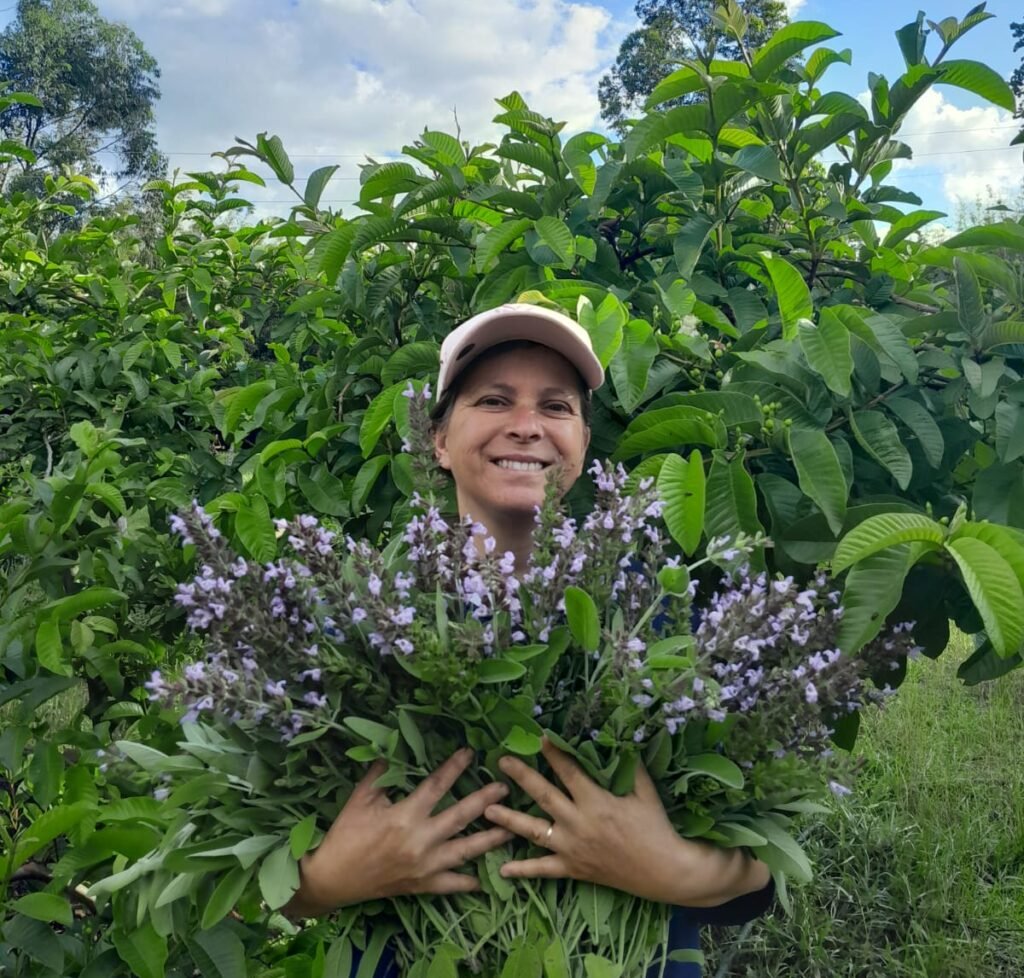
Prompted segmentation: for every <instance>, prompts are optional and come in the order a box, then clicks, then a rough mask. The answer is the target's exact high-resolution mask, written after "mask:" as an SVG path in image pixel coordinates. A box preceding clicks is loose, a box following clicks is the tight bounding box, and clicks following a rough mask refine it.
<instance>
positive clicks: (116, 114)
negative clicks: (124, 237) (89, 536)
mask: <svg viewBox="0 0 1024 978" xmlns="http://www.w3.org/2000/svg"><path fill="white" fill-rule="evenodd" d="M159 77H160V69H159V68H158V67H157V63H156V60H155V59H154V58H153V57H152V55H150V54H149V53H148V52H147V51H146V49H145V47H144V46H143V44H142V41H140V40H139V38H138V37H137V36H136V34H135V33H134V32H133V31H132V30H130V29H129V28H128V27H126V26H125V25H123V24H118V23H113V22H111V21H108V20H106V19H104V18H103V17H101V16H100V13H99V11H98V9H97V7H96V5H95V4H94V3H92V2H91V0H19V3H18V5H17V13H16V15H15V17H14V20H13V21H12V22H11V24H10V25H9V26H8V27H7V29H6V30H4V31H3V33H0V81H2V82H4V83H6V86H7V87H8V89H13V90H15V91H22V92H30V93H31V94H32V95H35V96H36V97H37V98H38V99H39V101H40V102H41V103H42V104H41V106H34V105H25V104H17V103H16V104H13V105H10V106H8V107H7V108H6V109H5V110H4V111H3V112H0V138H3V139H11V140H17V141H19V142H21V143H23V144H24V145H25V147H27V149H28V150H30V151H31V153H32V154H33V155H34V159H31V158H23V159H16V160H11V161H9V162H7V163H6V164H0V193H3V194H5V195H8V194H11V193H13V192H14V191H17V190H21V191H28V192H36V191H37V190H38V189H39V188H41V187H42V185H43V180H44V177H45V176H46V175H47V174H54V173H59V172H61V170H62V169H63V168H70V169H71V170H74V171H75V172H77V173H81V174H85V175H87V176H90V177H92V178H93V179H98V180H103V179H104V178H110V179H112V180H114V181H118V182H119V184H121V185H120V186H119V187H117V193H118V194H122V193H129V194H131V192H132V191H133V189H137V188H139V187H141V186H142V184H143V183H145V182H146V181H147V180H150V179H153V178H154V177H157V176H163V174H164V172H165V169H166V160H165V158H164V157H163V156H162V155H161V154H160V152H159V149H158V148H157V139H156V132H155V129H154V114H153V106H154V103H155V102H156V100H157V99H158V98H159V97H160V89H159V87H158V85H157V79H158V78H159Z"/></svg>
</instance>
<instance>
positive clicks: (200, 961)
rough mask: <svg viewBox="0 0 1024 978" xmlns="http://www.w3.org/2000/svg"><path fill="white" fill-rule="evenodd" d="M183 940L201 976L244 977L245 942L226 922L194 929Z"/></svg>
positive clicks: (219, 977)
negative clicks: (185, 940)
mask: <svg viewBox="0 0 1024 978" xmlns="http://www.w3.org/2000/svg"><path fill="white" fill-rule="evenodd" d="M186 943H187V946H188V950H189V954H191V955H192V960H193V961H194V962H195V965H196V969H197V971H198V973H199V974H201V975H202V976H203V978H246V974H247V970H246V964H245V946H244V945H243V944H242V941H241V939H240V938H239V936H238V935H237V934H236V933H235V932H234V930H232V929H231V928H230V927H229V926H228V924H226V923H221V924H219V925H218V926H217V927H215V928H214V929H213V930H209V931H206V930H200V931H194V932H193V933H192V935H191V936H190V937H189V938H188V940H187V942H186ZM161 974H162V972H161Z"/></svg>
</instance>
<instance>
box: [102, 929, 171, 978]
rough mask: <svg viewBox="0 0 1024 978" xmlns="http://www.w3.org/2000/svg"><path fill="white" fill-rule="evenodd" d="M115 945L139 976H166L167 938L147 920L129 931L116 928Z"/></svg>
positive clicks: (147, 977) (134, 972)
mask: <svg viewBox="0 0 1024 978" xmlns="http://www.w3.org/2000/svg"><path fill="white" fill-rule="evenodd" d="M113 937H114V947H115V948H117V953H118V955H119V956H120V958H121V960H122V961H123V962H124V963H125V964H126V965H128V967H129V968H131V970H132V974H133V975H135V976H137V978H164V965H165V964H166V963H167V940H166V939H165V938H164V937H162V936H161V935H160V934H158V933H157V932H156V931H155V930H154V929H153V925H152V924H151V923H150V922H149V921H146V923H144V924H143V925H142V926H141V927H138V928H136V929H135V930H133V931H130V932H128V933H126V932H124V931H122V930H115V931H114V933H113Z"/></svg>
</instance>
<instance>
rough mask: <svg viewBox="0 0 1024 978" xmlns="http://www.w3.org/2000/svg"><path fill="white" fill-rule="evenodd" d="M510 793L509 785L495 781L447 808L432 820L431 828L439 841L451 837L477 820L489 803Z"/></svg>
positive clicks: (494, 802)
mask: <svg viewBox="0 0 1024 978" xmlns="http://www.w3.org/2000/svg"><path fill="white" fill-rule="evenodd" d="M507 794H508V785H504V784H501V783H500V782H495V783H494V784H489V785H486V786H485V787H483V788H480V789H479V790H477V791H474V792H473V794H471V795H467V796H466V797H465V798H463V799H462V800H461V801H458V802H456V803H455V804H454V805H452V806H451V807H450V808H446V809H445V810H444V811H443V812H440V813H439V814H438V815H436V816H435V817H434V818H432V819H431V820H430V824H431V829H432V830H433V831H434V832H435V833H436V836H435V837H436V838H437V840H438V842H443V841H444V840H446V839H450V838H451V837H452V836H453V835H458V834H459V833H460V832H462V831H464V830H465V829H466V826H468V825H470V824H471V823H472V822H475V821H476V820H477V819H478V818H479V817H480V816H481V815H483V813H484V810H485V809H486V808H487V806H488V805H494V804H496V803H497V802H499V801H501V799H502V798H504V797H505V796H506V795H507Z"/></svg>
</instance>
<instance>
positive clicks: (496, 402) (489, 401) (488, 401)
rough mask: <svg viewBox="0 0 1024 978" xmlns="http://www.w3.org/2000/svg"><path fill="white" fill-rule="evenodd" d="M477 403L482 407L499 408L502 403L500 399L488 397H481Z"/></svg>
mask: <svg viewBox="0 0 1024 978" xmlns="http://www.w3.org/2000/svg"><path fill="white" fill-rule="evenodd" d="M477 403H478V404H482V405H483V406H484V407H500V406H501V405H502V403H503V401H502V399H501V398H500V397H494V396H489V397H481V398H480V400H479V401H478V402H477Z"/></svg>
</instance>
